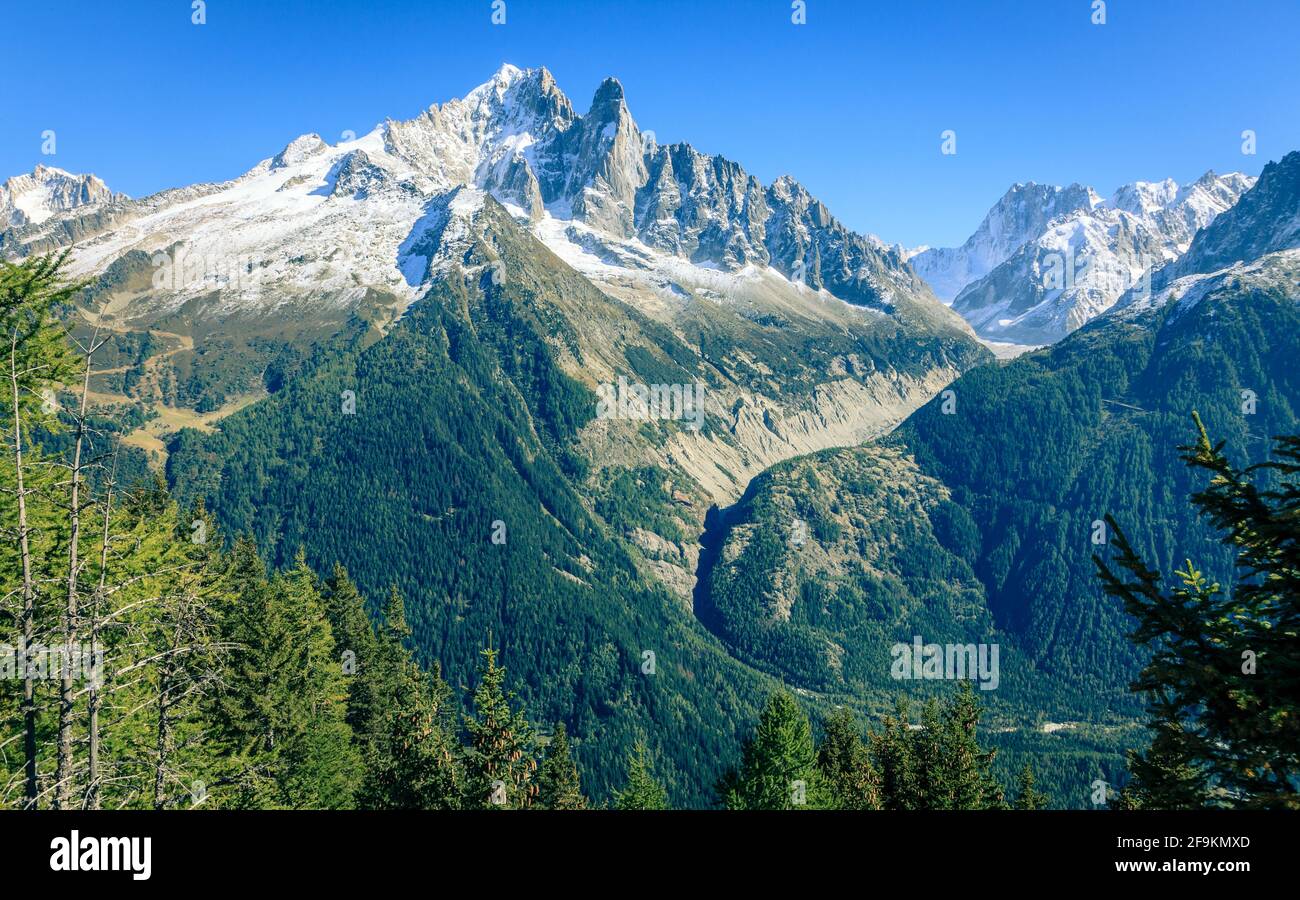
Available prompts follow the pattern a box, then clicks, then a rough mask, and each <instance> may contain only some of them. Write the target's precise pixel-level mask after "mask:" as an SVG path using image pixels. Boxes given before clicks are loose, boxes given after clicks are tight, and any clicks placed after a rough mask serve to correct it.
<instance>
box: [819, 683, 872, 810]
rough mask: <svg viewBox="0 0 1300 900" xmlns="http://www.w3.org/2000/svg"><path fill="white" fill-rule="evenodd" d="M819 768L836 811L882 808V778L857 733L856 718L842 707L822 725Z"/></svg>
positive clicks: (851, 712)
mask: <svg viewBox="0 0 1300 900" xmlns="http://www.w3.org/2000/svg"><path fill="white" fill-rule="evenodd" d="M822 731H823V736H822V741H821V744H820V745H819V746H818V748H817V768H818V769H820V770H821V773H822V776H823V778H825V780H826V787H827V791H828V792H829V794H830V797H831V801H832V803H833V805H834V806H835V808H837V809H880V808H881V796H880V775H879V773H877V772H876V767H875V766H874V765H873V764H872V762H871V753H870V752H869V751H868V750H867V745H866V743H865V742H864V741H863V740H862V733H861V732H860V731H859V730H858V721H857V717H856V716H854V715H853V711H852V710H850V709H848V708H847V707H841V708H839V709H837V710H835V711H834V712H832V713H831V714H830V715H829V716H827V717H826V720H825V722H823V723H822Z"/></svg>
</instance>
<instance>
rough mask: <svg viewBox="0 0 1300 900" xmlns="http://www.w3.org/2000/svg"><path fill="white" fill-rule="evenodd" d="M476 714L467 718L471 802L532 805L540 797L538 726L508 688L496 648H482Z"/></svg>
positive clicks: (490, 805)
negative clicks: (535, 735)
mask: <svg viewBox="0 0 1300 900" xmlns="http://www.w3.org/2000/svg"><path fill="white" fill-rule="evenodd" d="M482 655H483V664H482V666H481V667H480V668H479V684H478V687H477V688H475V690H474V714H473V715H472V716H467V717H466V718H465V731H466V732H467V734H468V736H469V748H468V751H467V753H466V757H465V768H466V786H467V792H468V793H467V799H466V803H467V804H468V805H469V806H470V807H471V808H475V807H477V808H485V809H528V808H529V807H530V806H532V805H533V802H534V800H535V799H536V796H537V784H536V781H535V776H536V774H537V760H536V758H535V757H534V755H533V754H534V739H533V728H532V726H531V725H530V724H529V723H528V718H527V716H526V715H525V713H524V711H523V709H522V708H521V709H518V710H516V709H514V708H513V707H512V702H513V700H514V695H513V694H511V693H507V691H506V689H505V679H506V671H505V669H503V668H502V667H501V666H499V665H497V651H496V650H494V649H492V648H491V647H488V648H487V649H485V650H483V654H482Z"/></svg>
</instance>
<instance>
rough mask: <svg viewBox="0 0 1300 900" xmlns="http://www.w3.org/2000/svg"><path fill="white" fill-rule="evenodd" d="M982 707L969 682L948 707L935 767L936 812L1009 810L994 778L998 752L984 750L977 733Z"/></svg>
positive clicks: (944, 717) (941, 727) (962, 683)
mask: <svg viewBox="0 0 1300 900" xmlns="http://www.w3.org/2000/svg"><path fill="white" fill-rule="evenodd" d="M980 712H981V710H980V704H979V700H978V699H977V698H976V697H975V689H974V688H973V687H971V683H970V682H969V681H963V682H961V685H960V686H959V687H958V689H957V696H956V697H954V698H953V699H952V700H951V701H950V702H949V703H948V705H947V707H946V708H945V710H944V714H943V721H942V724H941V725H940V729H941V731H940V735H941V737H940V740H939V746H940V749H939V753H938V755H937V756H936V757H935V761H936V763H937V765H935V764H932V767H933V768H937V769H938V770H939V771H940V772H941V773H942V774H941V777H940V778H939V779H937V782H938V783H939V784H940V785H941V790H940V792H939V793H937V794H936V795H934V796H932V797H931V801H930V806H931V808H934V809H1000V808H1004V807H1005V806H1006V803H1005V800H1004V799H1003V795H1002V786H1001V785H1000V784H998V781H997V779H996V778H995V777H994V775H993V758H994V757H995V756H996V755H997V751H996V750H987V751H986V750H984V748H982V747H981V746H980V744H979V739H978V737H977V735H976V729H977V727H978V725H979V719H980Z"/></svg>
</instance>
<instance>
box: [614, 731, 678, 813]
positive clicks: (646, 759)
mask: <svg viewBox="0 0 1300 900" xmlns="http://www.w3.org/2000/svg"><path fill="white" fill-rule="evenodd" d="M614 808H615V809H624V810H635V809H652V810H655V809H668V791H666V790H665V789H664V786H663V785H662V784H660V783H659V782H658V781H657V780H655V777H654V768H653V766H652V765H651V764H650V751H649V750H648V749H647V748H646V745H645V743H644V742H642V741H637V743H636V745H635V746H634V747H633V748H632V752H631V753H629V754H628V761H627V784H625V785H624V786H623V789H622V790H621V791H616V792H615V794H614Z"/></svg>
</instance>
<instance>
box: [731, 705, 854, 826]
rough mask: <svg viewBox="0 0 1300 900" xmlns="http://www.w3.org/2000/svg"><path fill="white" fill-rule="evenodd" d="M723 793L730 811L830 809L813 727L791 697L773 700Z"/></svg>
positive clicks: (742, 752) (743, 751) (744, 748)
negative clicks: (813, 735) (815, 745)
mask: <svg viewBox="0 0 1300 900" xmlns="http://www.w3.org/2000/svg"><path fill="white" fill-rule="evenodd" d="M718 792H719V794H720V795H721V797H722V801H723V803H724V804H725V805H726V807H727V808H728V809H820V808H824V807H826V806H828V805H830V799H829V797H828V796H827V793H826V789H825V785H824V783H823V781H822V776H821V772H820V771H819V770H818V768H817V750H816V748H815V747H814V746H813V738H812V726H811V725H810V724H809V722H808V717H807V715H805V714H804V711H803V710H802V709H801V708H800V707H799V704H798V702H797V701H796V700H795V699H794V696H793V695H792V694H791V693H790V692H789V691H786V690H778V691H777V692H776V693H774V694H773V695H772V696H771V697H770V698H768V701H767V705H766V706H765V707H764V708H763V711H762V713H761V714H760V715H759V719H758V726H757V727H756V728H755V730H754V736H753V737H752V738H750V739H749V740H747V741H746V742H745V744H744V746H743V747H742V749H741V760H740V768H739V769H737V770H734V771H732V772H730V773H728V774H727V775H725V776H724V777H723V779H722V780H721V782H720V784H719V786H718Z"/></svg>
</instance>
